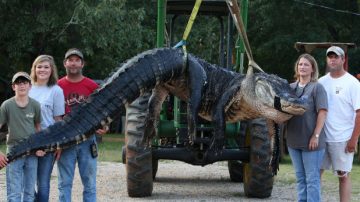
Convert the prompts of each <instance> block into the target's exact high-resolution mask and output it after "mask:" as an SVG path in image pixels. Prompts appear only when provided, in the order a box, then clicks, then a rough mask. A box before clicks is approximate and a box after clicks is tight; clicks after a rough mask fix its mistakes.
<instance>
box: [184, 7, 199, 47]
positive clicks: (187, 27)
mask: <svg viewBox="0 0 360 202" xmlns="http://www.w3.org/2000/svg"><path fill="white" fill-rule="evenodd" d="M201 1H202V0H196V2H195V5H194V8H193V10H192V12H191V15H190V19H189V21H188V23H187V25H186V28H185V31H184V35H183V38H182V40H183V41H186V39H187V38H188V36H189V33H190V31H191V28H192V25H193V23H194V20H195V18H196V15H197V13H198V11H199V8H200V4H201ZM185 46H186V45H184V46H183V48H184V50H186V47H185Z"/></svg>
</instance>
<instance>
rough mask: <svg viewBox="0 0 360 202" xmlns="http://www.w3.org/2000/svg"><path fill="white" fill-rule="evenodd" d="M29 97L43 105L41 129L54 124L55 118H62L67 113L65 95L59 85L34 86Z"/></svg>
mask: <svg viewBox="0 0 360 202" xmlns="http://www.w3.org/2000/svg"><path fill="white" fill-rule="evenodd" d="M29 97H31V98H33V99H34V100H36V101H38V102H39V103H40V105H41V117H42V120H41V129H45V128H47V127H49V126H50V125H52V124H54V123H55V120H54V116H61V115H64V113H65V102H64V93H63V90H62V89H61V88H60V87H59V86H58V85H53V86H38V85H33V86H32V87H31V89H30V92H29Z"/></svg>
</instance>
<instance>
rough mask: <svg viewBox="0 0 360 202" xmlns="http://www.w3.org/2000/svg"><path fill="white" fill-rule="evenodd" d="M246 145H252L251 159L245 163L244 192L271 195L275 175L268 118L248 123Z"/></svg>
mask: <svg viewBox="0 0 360 202" xmlns="http://www.w3.org/2000/svg"><path fill="white" fill-rule="evenodd" d="M246 146H249V147H250V156H249V157H250V159H249V162H248V163H244V192H245V195H246V196H247V197H254V198H267V197H270V196H271V192H272V189H273V184H274V176H273V174H272V169H271V167H270V166H269V164H270V159H271V146H270V138H269V135H268V129H267V126H266V120H265V119H263V118H260V119H254V120H252V121H250V122H249V123H248V129H247V135H246Z"/></svg>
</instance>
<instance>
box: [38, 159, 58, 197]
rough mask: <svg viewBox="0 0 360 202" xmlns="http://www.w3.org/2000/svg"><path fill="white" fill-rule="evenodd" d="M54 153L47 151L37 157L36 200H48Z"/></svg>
mask: <svg viewBox="0 0 360 202" xmlns="http://www.w3.org/2000/svg"><path fill="white" fill-rule="evenodd" d="M54 162H55V154H54V153H48V154H46V155H45V156H43V157H39V158H38V170H37V172H38V178H37V194H36V199H37V202H47V201H49V192H50V178H51V172H52V170H53V167H54Z"/></svg>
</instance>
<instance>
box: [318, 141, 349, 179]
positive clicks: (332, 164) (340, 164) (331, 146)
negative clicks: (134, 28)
mask: <svg viewBox="0 0 360 202" xmlns="http://www.w3.org/2000/svg"><path fill="white" fill-rule="evenodd" d="M346 145H347V141H345V142H327V143H326V147H325V155H324V160H323V163H322V166H321V169H324V170H330V168H332V170H333V171H334V174H335V175H338V174H337V172H336V171H344V172H346V173H349V172H351V169H352V164H353V159H354V152H352V153H345V148H346Z"/></svg>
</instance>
